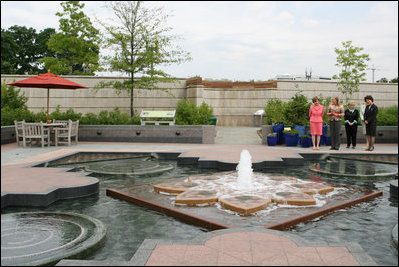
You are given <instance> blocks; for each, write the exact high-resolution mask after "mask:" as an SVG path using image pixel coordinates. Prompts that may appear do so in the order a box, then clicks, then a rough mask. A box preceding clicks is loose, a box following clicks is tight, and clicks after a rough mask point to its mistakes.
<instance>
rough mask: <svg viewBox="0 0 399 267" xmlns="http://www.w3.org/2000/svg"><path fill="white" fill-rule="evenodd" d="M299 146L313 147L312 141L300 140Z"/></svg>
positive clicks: (307, 139)
mask: <svg viewBox="0 0 399 267" xmlns="http://www.w3.org/2000/svg"><path fill="white" fill-rule="evenodd" d="M299 144H300V145H301V147H310V146H312V139H310V138H299Z"/></svg>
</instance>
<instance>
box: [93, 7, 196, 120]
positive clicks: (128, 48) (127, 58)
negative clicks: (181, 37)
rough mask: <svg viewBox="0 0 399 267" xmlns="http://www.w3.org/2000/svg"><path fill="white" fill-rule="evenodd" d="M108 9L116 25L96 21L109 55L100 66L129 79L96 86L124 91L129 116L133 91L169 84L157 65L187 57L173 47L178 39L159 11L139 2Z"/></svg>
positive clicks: (168, 77)
mask: <svg viewBox="0 0 399 267" xmlns="http://www.w3.org/2000/svg"><path fill="white" fill-rule="evenodd" d="M108 8H110V9H112V11H113V12H114V14H115V16H116V17H117V19H118V21H117V22H116V25H114V24H113V25H109V24H106V23H104V22H101V21H99V22H100V23H101V24H102V25H103V26H104V28H105V31H106V33H107V37H106V38H105V42H104V48H106V49H109V50H110V51H112V52H113V54H112V55H110V56H104V57H103V60H104V64H105V65H106V67H107V70H109V71H117V72H122V73H125V74H128V75H129V77H130V79H126V80H125V81H124V82H111V83H108V84H104V83H100V84H99V85H98V87H105V86H110V85H111V86H112V87H113V88H115V89H118V90H128V91H129V92H130V113H131V116H133V114H134V105H133V91H134V89H135V88H140V89H160V88H158V87H157V83H159V82H170V81H173V78H172V77H171V76H170V75H169V74H167V73H166V72H164V71H163V70H162V69H161V66H165V65H169V64H179V63H182V62H184V61H187V60H190V57H189V53H187V52H184V51H183V50H181V48H180V47H178V46H176V45H175V44H174V41H175V40H176V39H177V38H178V36H175V35H172V34H170V31H171V30H172V29H171V28H170V27H166V26H165V22H166V20H167V18H168V15H165V14H164V13H163V9H162V8H154V9H148V8H146V7H144V5H143V2H141V1H119V2H112V3H110V4H109V5H108ZM137 75H141V76H140V77H138V76H137Z"/></svg>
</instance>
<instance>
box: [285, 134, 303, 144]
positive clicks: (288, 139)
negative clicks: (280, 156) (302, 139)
mask: <svg viewBox="0 0 399 267" xmlns="http://www.w3.org/2000/svg"><path fill="white" fill-rule="evenodd" d="M298 136H299V135H298V134H296V135H292V134H284V140H285V145H286V146H297V145H298V139H299V138H298Z"/></svg>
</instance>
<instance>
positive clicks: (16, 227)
mask: <svg viewBox="0 0 399 267" xmlns="http://www.w3.org/2000/svg"><path fill="white" fill-rule="evenodd" d="M105 235H106V226H105V225H104V224H103V223H102V222H101V221H99V220H97V219H94V218H91V217H89V216H86V215H82V214H75V213H50V212H32V213H30V212H29V213H10V214H4V215H3V214H2V215H1V265H2V266H7V265H54V264H55V263H56V262H58V261H59V260H61V259H63V258H71V257H75V258H79V255H87V254H88V253H90V252H92V251H94V250H96V249H98V247H99V246H100V245H101V244H102V241H103V240H104V237H105Z"/></svg>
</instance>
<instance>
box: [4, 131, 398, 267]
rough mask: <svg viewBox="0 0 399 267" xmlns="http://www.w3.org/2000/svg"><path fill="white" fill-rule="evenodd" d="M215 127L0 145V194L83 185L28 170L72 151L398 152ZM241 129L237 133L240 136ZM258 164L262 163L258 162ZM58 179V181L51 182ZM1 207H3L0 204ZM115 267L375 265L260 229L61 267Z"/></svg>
mask: <svg viewBox="0 0 399 267" xmlns="http://www.w3.org/2000/svg"><path fill="white" fill-rule="evenodd" d="M240 128H241V127H217V136H216V139H215V144H171V143H116V142H79V144H78V145H72V146H59V147H45V148H41V147H27V148H22V147H18V145H17V144H16V143H12V144H6V145H2V146H1V166H2V170H1V193H2V196H3V195H5V194H22V195H23V194H29V195H32V194H33V195H35V194H38V195H40V194H46V193H48V192H51V191H52V190H55V189H57V188H71V187H79V186H87V185H90V184H91V183H92V179H91V178H90V177H85V176H83V175H81V174H80V173H75V172H62V171H59V170H57V169H56V168H31V167H32V166H34V165H36V164H39V163H43V162H46V161H49V160H52V159H54V158H60V157H63V156H66V155H70V154H73V153H76V152H137V153H138V152H144V153H152V152H158V153H178V154H179V156H178V158H180V159H182V160H185V159H187V160H190V161H192V160H196V161H197V162H198V165H199V166H200V165H201V164H202V166H208V165H212V164H213V165H212V166H219V167H220V168H221V169H223V168H224V167H226V166H227V167H231V166H232V165H236V164H238V162H239V159H240V153H241V151H242V150H243V149H247V150H248V151H249V153H250V154H251V156H252V162H253V164H254V165H256V164H259V165H260V166H273V165H274V164H280V165H279V166H281V165H284V164H289V163H290V162H297V161H301V160H304V158H305V157H306V156H309V157H314V158H316V157H317V156H318V155H325V154H348V153H350V154H359V155H361V154H375V155H380V154H382V155H384V154H390V155H391V154H397V152H398V144H378V143H376V145H375V150H374V151H371V152H370V151H364V150H363V149H362V147H364V144H358V146H357V148H356V149H354V150H353V149H346V148H345V145H341V149H340V150H339V151H335V150H329V148H330V147H329V146H322V147H321V148H320V150H312V148H301V147H299V146H298V147H286V146H274V147H269V146H267V145H262V144H261V140H260V138H259V136H258V135H257V134H256V130H258V128H255V127H242V129H240ZM240 130H241V131H240ZM262 164H263V165H262ZM60 177H63V179H55V178H60ZM2 206H3V203H2ZM105 264H112V265H115V266H122V265H125V266H128V265H130V266H131V265H133V266H138V265H148V266H151V265H156V266H159V265H169V266H177V265H181V266H189V265H203V266H205V265H212V266H216V265H223V266H227V265H247V266H255V265H274V266H277V265H308V266H310V265H319V266H321V265H345V266H354V265H376V264H375V262H374V261H373V260H372V258H371V257H370V256H368V255H367V254H366V253H364V252H363V250H362V248H361V247H360V246H359V245H358V244H357V243H349V244H348V243H340V244H327V243H323V244H321V243H312V242H311V241H309V240H303V239H301V238H299V237H296V236H295V235H294V234H291V233H285V232H280V231H277V230H268V229H260V228H244V229H226V230H217V231H212V232H208V233H203V234H202V235H200V236H198V238H196V239H195V240H145V241H144V242H143V244H142V245H141V246H140V247H139V249H138V250H137V252H136V253H135V254H134V256H133V257H132V259H131V260H130V261H126V262H109V263H107V262H96V261H84V260H79V261H78V260H62V261H60V262H59V263H58V264H57V265H59V266H72V265H73V266H76V265H81V266H90V265H105Z"/></svg>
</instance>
